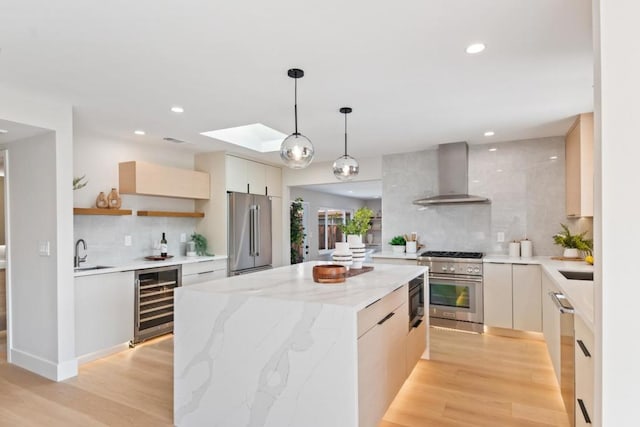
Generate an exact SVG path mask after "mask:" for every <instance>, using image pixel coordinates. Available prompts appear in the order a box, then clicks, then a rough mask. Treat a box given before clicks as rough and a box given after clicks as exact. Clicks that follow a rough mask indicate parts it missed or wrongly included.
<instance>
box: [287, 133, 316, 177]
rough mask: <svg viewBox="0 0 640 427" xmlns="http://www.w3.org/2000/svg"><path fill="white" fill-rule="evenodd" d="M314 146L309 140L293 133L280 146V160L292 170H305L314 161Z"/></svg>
mask: <svg viewBox="0 0 640 427" xmlns="http://www.w3.org/2000/svg"><path fill="white" fill-rule="evenodd" d="M313 153H314V150H313V144H312V143H311V141H309V138H307V137H306V136H304V135H302V134H300V133H292V134H291V135H289V136H288V137H286V138H285V139H284V141H282V144H281V145H280V158H281V159H282V161H284V164H285V165H287V166H288V167H290V168H291V169H304V168H306V167H307V166H309V164H310V163H311V161H312V160H313Z"/></svg>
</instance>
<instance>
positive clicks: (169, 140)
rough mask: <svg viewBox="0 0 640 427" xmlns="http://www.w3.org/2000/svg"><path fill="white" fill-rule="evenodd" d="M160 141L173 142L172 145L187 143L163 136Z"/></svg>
mask: <svg viewBox="0 0 640 427" xmlns="http://www.w3.org/2000/svg"><path fill="white" fill-rule="evenodd" d="M162 139H164V140H165V141H167V142H173V143H174V144H185V143H186V142H187V141H183V140H181V139H177V138H171V137H170V136H165V137H164V138H162Z"/></svg>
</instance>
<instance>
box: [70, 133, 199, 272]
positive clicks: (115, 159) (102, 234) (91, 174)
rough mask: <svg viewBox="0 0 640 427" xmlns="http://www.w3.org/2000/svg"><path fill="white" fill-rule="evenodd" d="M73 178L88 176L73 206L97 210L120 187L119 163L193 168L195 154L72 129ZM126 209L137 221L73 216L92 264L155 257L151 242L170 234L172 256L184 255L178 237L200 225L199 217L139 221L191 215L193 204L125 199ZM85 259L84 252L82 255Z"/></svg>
mask: <svg viewBox="0 0 640 427" xmlns="http://www.w3.org/2000/svg"><path fill="white" fill-rule="evenodd" d="M73 151H74V176H78V177H79V176H82V175H86V180H87V181H88V183H87V185H86V187H84V188H81V189H79V190H75V191H74V192H73V196H74V206H76V207H95V200H96V197H97V196H98V194H99V193H100V191H103V192H104V193H105V194H108V193H109V191H110V190H111V188H112V187H115V188H118V181H119V180H118V163H120V162H126V161H133V160H140V161H145V162H148V163H155V164H160V165H163V166H172V167H177V168H183V169H193V167H194V155H193V153H190V152H188V151H185V150H184V149H183V148H180V147H177V146H172V145H169V143H167V142H165V141H155V142H150V143H145V144H143V143H132V142H130V141H121V140H116V139H113V138H111V137H107V136H104V135H99V134H97V133H95V132H91V131H90V130H87V129H83V128H79V127H77V126H76V128H75V129H74V145H73ZM121 197H122V208H123V209H132V210H134V215H133V216H85V215H75V216H74V239H75V240H77V239H79V238H83V239H84V240H86V242H87V246H88V247H87V251H86V253H87V262H88V263H90V264H106V265H112V264H121V263H123V262H129V261H131V260H133V259H139V258H142V257H144V256H146V255H151V254H152V244H153V241H158V240H160V238H161V236H162V233H163V232H164V233H166V237H167V241H168V244H169V253H170V254H172V255H184V252H185V248H184V246H185V244H184V243H180V234H183V233H184V234H186V236H187V240H189V235H191V233H193V232H194V230H195V228H196V224H197V221H198V220H197V219H195V218H164V217H157V218H156V217H138V216H136V215H135V211H137V210H161V211H187V212H189V211H190V212H193V211H194V209H195V203H194V200H193V199H178V198H172V197H152V196H138V195H130V194H121ZM126 235H128V236H131V237H132V246H128V247H127V246H124V236H126ZM81 252H82V253H83V254H84V253H85V252H84V250H82V251H81Z"/></svg>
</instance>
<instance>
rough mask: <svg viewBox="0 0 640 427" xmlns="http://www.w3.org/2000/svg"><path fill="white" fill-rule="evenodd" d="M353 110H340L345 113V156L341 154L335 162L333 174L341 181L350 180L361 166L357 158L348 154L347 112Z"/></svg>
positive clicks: (344, 108)
mask: <svg viewBox="0 0 640 427" xmlns="http://www.w3.org/2000/svg"><path fill="white" fill-rule="evenodd" d="M351 111H353V110H352V109H351V108H350V107H342V108H341V109H340V112H341V113H342V114H344V156H340V157H338V158H337V159H336V161H335V162H333V174H334V175H335V176H336V178H338V179H339V180H340V181H349V180H351V179H352V178H353V177H354V176H356V175H358V172H359V171H360V166H359V165H358V162H357V160H356V159H354V158H353V157H351V156H350V155H349V154H347V114H349V113H351Z"/></svg>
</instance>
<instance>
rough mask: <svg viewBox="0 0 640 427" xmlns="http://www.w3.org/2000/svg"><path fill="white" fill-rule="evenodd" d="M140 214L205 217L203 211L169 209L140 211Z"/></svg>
mask: <svg viewBox="0 0 640 427" xmlns="http://www.w3.org/2000/svg"><path fill="white" fill-rule="evenodd" d="M138 216H169V217H181V218H204V213H203V212H167V211H138Z"/></svg>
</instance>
